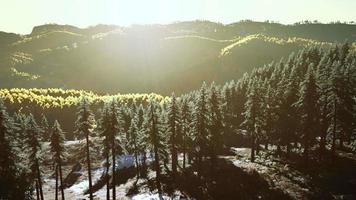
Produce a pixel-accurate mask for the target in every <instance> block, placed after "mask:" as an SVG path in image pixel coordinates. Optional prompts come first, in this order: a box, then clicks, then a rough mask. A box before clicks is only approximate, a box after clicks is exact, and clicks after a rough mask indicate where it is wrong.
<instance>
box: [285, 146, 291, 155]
mask: <svg viewBox="0 0 356 200" xmlns="http://www.w3.org/2000/svg"><path fill="white" fill-rule="evenodd" d="M290 149H291V145H290V143H287V155H286V157H287V158H289V155H290Z"/></svg>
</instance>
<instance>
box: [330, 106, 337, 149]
mask: <svg viewBox="0 0 356 200" xmlns="http://www.w3.org/2000/svg"><path fill="white" fill-rule="evenodd" d="M333 121H334V124H333V139H332V145H331V150H332V153H333V154H335V148H336V146H335V143H336V100H334V116H333Z"/></svg>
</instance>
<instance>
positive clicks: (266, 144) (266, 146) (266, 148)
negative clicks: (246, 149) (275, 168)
mask: <svg viewBox="0 0 356 200" xmlns="http://www.w3.org/2000/svg"><path fill="white" fill-rule="evenodd" d="M265 150H268V142H267V141H266V143H265Z"/></svg>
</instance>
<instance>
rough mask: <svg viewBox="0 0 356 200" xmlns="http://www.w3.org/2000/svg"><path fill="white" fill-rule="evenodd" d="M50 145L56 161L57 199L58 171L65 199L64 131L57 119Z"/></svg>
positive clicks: (62, 194) (56, 197) (56, 196)
mask: <svg viewBox="0 0 356 200" xmlns="http://www.w3.org/2000/svg"><path fill="white" fill-rule="evenodd" d="M50 140H51V141H50V146H51V151H52V153H53V159H54V163H55V170H56V173H55V174H56V195H55V199H56V200H57V199H58V173H59V180H60V182H61V185H60V187H59V188H60V190H61V196H62V200H64V199H65V197H64V186H63V175H62V160H63V157H64V151H65V149H64V132H63V131H62V129H61V126H60V124H59V123H58V121H57V120H56V121H55V122H54V124H53V127H52V134H51V138H50Z"/></svg>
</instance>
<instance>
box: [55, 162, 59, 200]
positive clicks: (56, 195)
mask: <svg viewBox="0 0 356 200" xmlns="http://www.w3.org/2000/svg"><path fill="white" fill-rule="evenodd" d="M55 168H56V194H55V200H58V166H57V165H56V167H55Z"/></svg>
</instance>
